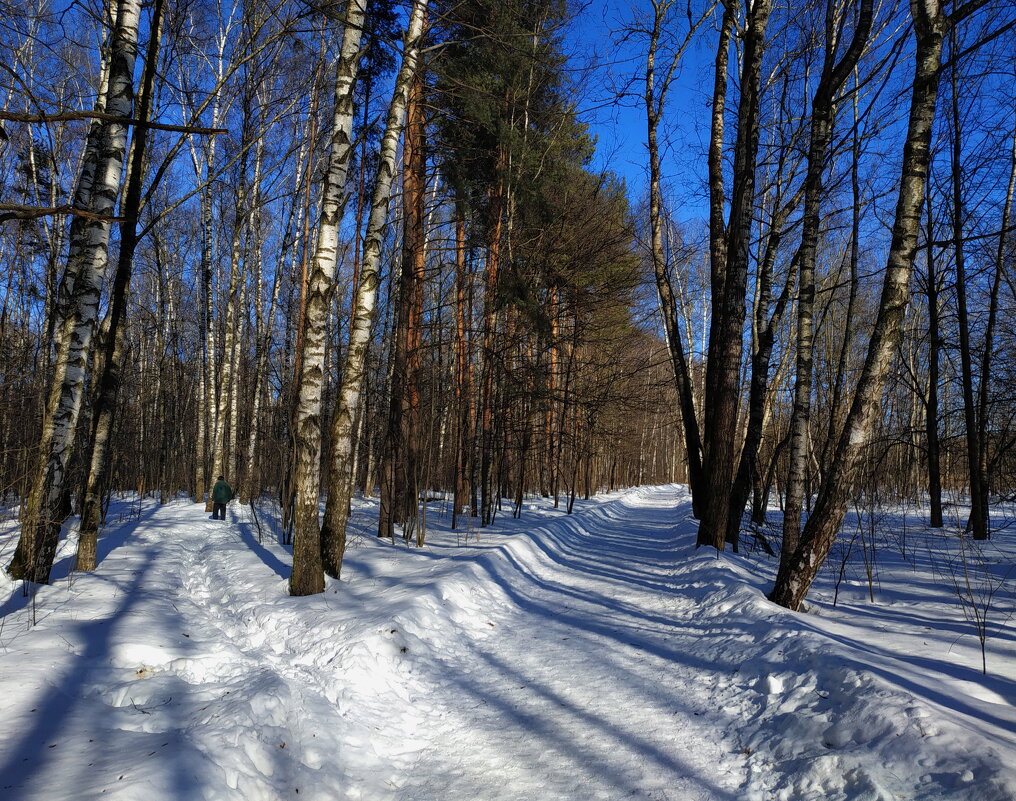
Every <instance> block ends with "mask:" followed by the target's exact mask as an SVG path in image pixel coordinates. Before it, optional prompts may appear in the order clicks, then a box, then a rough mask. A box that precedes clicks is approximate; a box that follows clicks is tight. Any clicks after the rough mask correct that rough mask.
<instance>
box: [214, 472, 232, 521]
mask: <svg viewBox="0 0 1016 801" xmlns="http://www.w3.org/2000/svg"><path fill="white" fill-rule="evenodd" d="M231 500H233V488H232V487H231V486H229V484H227V483H226V477H225V476H219V478H218V480H217V481H216V482H215V486H214V487H212V520H225V519H226V504H227V503H229V502H230V501H231ZM219 515H222V516H221V517H220V516H219Z"/></svg>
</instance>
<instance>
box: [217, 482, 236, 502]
mask: <svg viewBox="0 0 1016 801" xmlns="http://www.w3.org/2000/svg"><path fill="white" fill-rule="evenodd" d="M231 500H233V488H232V487H231V486H229V484H227V483H226V482H225V481H216V482H215V486H214V487H212V503H229V502H230V501H231Z"/></svg>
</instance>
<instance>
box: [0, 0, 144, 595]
mask: <svg viewBox="0 0 1016 801" xmlns="http://www.w3.org/2000/svg"><path fill="white" fill-rule="evenodd" d="M140 12H141V4H140V2H138V0H120V3H119V5H118V7H117V17H116V27H115V29H114V33H113V39H112V43H111V45H110V53H109V59H110V69H109V88H108V92H107V97H106V104H105V111H106V112H107V113H109V114H111V115H114V116H115V117H123V118H129V117H130V116H131V113H132V111H133V106H134V83H133V77H134V62H135V58H136V56H137V42H138V20H139V17H140ZM93 130H97V131H98V133H97V149H96V153H95V158H94V160H93V159H91V158H87V159H86V161H85V162H84V163H83V164H82V169H81V173H80V175H79V178H78V186H77V189H76V192H75V206H77V207H78V208H81V209H83V210H86V211H88V212H90V213H91V214H92V215H94V217H92V218H87V219H86V218H84V217H80V216H75V217H74V218H73V220H72V221H71V234H70V251H69V253H68V256H67V272H66V276H65V281H64V284H65V287H66V294H65V297H64V298H63V301H64V303H65V305H64V307H65V309H66V311H65V313H64V314H63V315H62V319H61V320H60V323H59V326H58V328H57V329H56V330H55V332H54V333H55V337H56V342H55V343H54V344H55V349H56V361H55V363H54V365H53V373H52V377H51V380H50V391H49V396H48V399H47V403H46V409H45V411H44V413H43V424H42V437H41V440H40V443H39V445H40V447H39V454H40V457H39V463H38V466H37V467H36V470H35V475H34V478H33V480H32V488H31V490H30V491H29V496H28V502H27V504H26V511H25V518H24V522H23V524H22V529H21V537H20V539H19V540H18V547H17V549H16V550H15V553H14V560H13V561H12V563H11V565H10V567H9V572H10V574H11V576H12V577H13V578H16V579H26V580H29V581H35V582H41V583H46V582H48V581H49V572H50V568H51V567H52V565H53V558H54V556H55V555H56V546H57V542H58V540H59V537H60V528H61V525H62V524H63V520H64V519H65V517H66V515H65V512H64V509H63V508H62V506H61V499H62V498H63V496H64V493H65V492H66V491H67V489H68V487H67V486H66V480H67V467H68V465H69V463H70V459H71V455H72V452H73V449H74V439H75V435H76V433H77V428H78V415H79V413H80V411H81V399H82V396H83V394H84V385H85V372H86V370H87V364H88V358H89V355H90V351H91V345H92V334H93V332H94V329H95V324H96V319H97V317H98V312H99V298H100V294H101V291H102V281H103V277H104V275H105V271H106V264H107V260H108V252H107V251H108V246H109V231H110V220H109V219H108V218H110V217H112V216H113V212H114V210H115V208H116V201H117V197H118V195H119V193H120V186H121V180H122V178H123V165H124V157H125V155H126V150H127V126H126V125H124V124H123V123H122V122H114V121H110V120H104V121H103V122H102V124H101V126H98V127H97V128H96V127H94V126H93ZM103 218H107V219H103Z"/></svg>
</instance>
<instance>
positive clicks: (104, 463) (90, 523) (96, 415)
mask: <svg viewBox="0 0 1016 801" xmlns="http://www.w3.org/2000/svg"><path fill="white" fill-rule="evenodd" d="M163 6H164V0H155V4H154V6H153V8H152V22H151V29H150V31H149V39H148V51H147V53H146V55H145V68H144V73H143V75H142V79H141V90H140V100H139V102H138V114H137V116H138V119H140V120H141V121H142V122H146V121H147V120H148V118H149V113H150V110H151V107H152V92H153V91H154V88H155V72H156V65H157V60H158V54H159V44H160V39H161V37H162V12H163ZM147 142H148V129H147V128H146V127H145V126H144V125H142V126H139V127H137V128H135V129H134V136H133V138H132V141H131V151H130V169H129V173H128V179H127V191H126V193H125V195H124V201H123V203H122V205H121V209H120V213H121V216H122V217H123V218H124V221H123V222H121V223H120V250H119V254H118V256H117V264H116V273H115V276H114V279H113V289H112V293H111V299H110V307H109V312H108V330H107V331H106V341H105V342H104V343H103V345H104V351H105V353H104V358H103V360H102V363H103V366H102V370H101V372H100V373H99V375H98V376H97V377H96V380H95V402H94V404H93V407H92V431H91V459H90V463H89V466H88V476H87V478H86V480H85V497H84V503H83V505H82V512H81V525H80V527H79V531H78V554H77V564H76V566H77V569H78V570H94V569H95V562H96V549H97V538H98V531H99V522H100V520H99V518H100V517H101V509H102V492H103V489H104V487H105V484H106V475H107V471H108V468H109V459H110V454H109V441H110V435H111V433H112V429H113V419H114V414H115V412H116V404H117V396H118V395H119V393H120V384H121V378H122V375H121V374H122V369H123V351H124V331H125V328H126V326H125V325H124V314H125V312H126V307H127V296H128V292H129V287H130V280H131V273H132V271H133V267H134V251H135V250H136V248H137V243H138V219H139V216H140V214H141V187H142V183H143V178H144V171H145V165H146V161H147ZM160 356H161V354H160Z"/></svg>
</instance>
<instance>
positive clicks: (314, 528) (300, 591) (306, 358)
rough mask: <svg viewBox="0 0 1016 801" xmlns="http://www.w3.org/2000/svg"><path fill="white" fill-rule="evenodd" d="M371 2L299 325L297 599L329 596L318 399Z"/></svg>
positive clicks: (338, 108)
mask: <svg viewBox="0 0 1016 801" xmlns="http://www.w3.org/2000/svg"><path fill="white" fill-rule="evenodd" d="M365 8H366V0H350V3H349V5H348V7H347V9H346V19H345V26H344V29H343V35H342V47H341V50H340V53H339V58H338V62H337V64H336V74H335V107H334V110H333V113H332V129H331V143H330V149H329V154H328V169H327V172H326V174H325V184H324V189H323V194H322V198H321V213H320V218H319V221H318V231H317V241H316V243H315V247H314V257H313V263H312V266H311V270H310V275H309V277H308V281H307V285H306V301H305V304H304V312H303V320H302V321H301V326H302V336H301V346H302V347H301V354H300V372H299V378H298V384H297V390H296V409H295V411H294V414H293V428H294V438H295V448H294V465H295V469H294V478H293V481H294V485H295V489H296V493H295V502H294V508H293V572H292V575H291V576H290V580H289V591H290V593H291V594H292V595H312V594H314V593H319V592H321V591H322V590H324V574H323V572H322V559H321V526H320V520H319V512H318V507H319V504H320V499H321V427H322V423H321V396H322V391H323V388H324V378H325V375H324V368H325V338H326V331H327V327H328V316H329V311H330V307H331V298H332V293H333V292H334V286H335V271H336V264H337V259H338V250H339V226H340V224H341V222H342V215H343V213H344V211H345V207H346V203H347V201H348V200H349V192H348V191H347V188H346V177H347V174H348V171H349V162H350V159H351V157H352V153H353V112H354V108H353V90H354V87H355V84H356V72H357V69H358V67H359V60H360V39H361V34H362V31H363V24H364V15H365Z"/></svg>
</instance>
